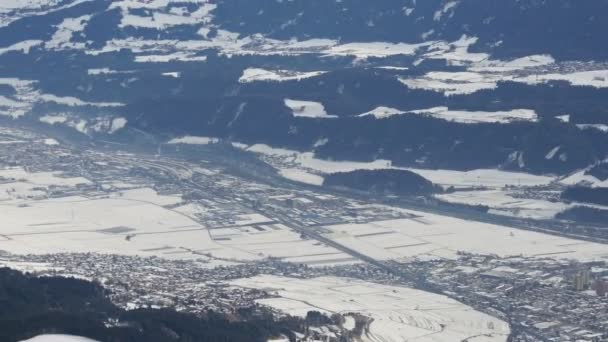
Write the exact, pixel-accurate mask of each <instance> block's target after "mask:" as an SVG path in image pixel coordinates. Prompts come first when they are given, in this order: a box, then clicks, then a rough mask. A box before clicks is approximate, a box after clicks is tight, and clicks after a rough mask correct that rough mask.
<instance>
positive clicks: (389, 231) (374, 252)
mask: <svg viewBox="0 0 608 342" xmlns="http://www.w3.org/2000/svg"><path fill="white" fill-rule="evenodd" d="M408 212H409V213H411V214H412V215H413V216H412V218H409V219H398V220H388V221H378V222H370V223H363V224H342V225H334V226H328V227H327V228H328V229H329V230H330V231H331V233H328V234H326V237H328V238H331V239H332V240H335V241H336V242H339V243H341V244H343V245H345V246H348V247H350V248H353V249H355V250H357V251H359V252H361V253H363V254H365V255H369V256H372V257H375V258H378V259H380V260H389V259H398V260H411V259H437V258H448V259H454V258H456V256H457V252H458V251H466V252H470V253H479V254H494V255H499V256H501V257H506V256H515V255H524V256H529V257H553V258H557V259H576V260H580V261H591V260H608V249H606V246H605V245H603V244H596V243H592V242H586V241H581V240H573V239H568V238H563V237H558V236H551V235H547V234H542V233H536V232H530V231H523V230H517V229H510V228H507V227H503V226H497V225H492V224H486V223H481V222H473V221H465V220H461V219H457V218H451V217H446V216H441V215H434V214H428V213H421V212H416V211H408Z"/></svg>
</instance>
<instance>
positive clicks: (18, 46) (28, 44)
mask: <svg viewBox="0 0 608 342" xmlns="http://www.w3.org/2000/svg"><path fill="white" fill-rule="evenodd" d="M42 43H43V41H42V40H24V41H22V42H19V43H15V44H13V45H11V46H8V47H5V48H0V55H3V54H5V53H8V52H11V51H21V52H22V53H24V54H28V53H30V50H31V49H32V48H33V47H35V46H40V45H42Z"/></svg>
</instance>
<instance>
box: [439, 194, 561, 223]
mask: <svg viewBox="0 0 608 342" xmlns="http://www.w3.org/2000/svg"><path fill="white" fill-rule="evenodd" d="M435 197H437V198H439V199H441V200H443V201H446V202H450V203H462V204H468V205H484V206H488V207H490V212H491V213H495V214H499V215H508V216H516V217H525V218H532V219H552V218H554V217H555V215H557V214H558V213H560V212H562V211H564V210H566V209H568V208H570V207H571V206H572V205H570V204H566V203H563V202H551V201H548V200H541V199H528V198H516V197H513V196H510V192H509V191H508V190H478V191H458V192H454V193H449V194H440V195H436V196H435Z"/></svg>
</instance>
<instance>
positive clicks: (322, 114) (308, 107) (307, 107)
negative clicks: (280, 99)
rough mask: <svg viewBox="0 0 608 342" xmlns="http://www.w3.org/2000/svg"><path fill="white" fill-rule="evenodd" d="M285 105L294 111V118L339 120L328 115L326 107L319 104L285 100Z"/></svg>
mask: <svg viewBox="0 0 608 342" xmlns="http://www.w3.org/2000/svg"><path fill="white" fill-rule="evenodd" d="M284 103H285V106H287V107H289V108H290V109H291V110H292V112H293V116H295V117H301V118H317V119H331V118H337V116H335V115H329V114H327V112H326V111H325V107H324V106H323V104H321V103H319V102H314V101H301V100H292V99H285V100H284Z"/></svg>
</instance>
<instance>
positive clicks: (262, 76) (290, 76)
mask: <svg viewBox="0 0 608 342" xmlns="http://www.w3.org/2000/svg"><path fill="white" fill-rule="evenodd" d="M324 73H326V72H325V71H312V72H298V71H291V70H266V69H260V68H247V69H245V70H244V71H243V75H242V76H241V77H240V78H239V82H240V83H250V82H256V81H276V82H282V81H294V80H295V81H300V80H303V79H306V78H311V77H317V76H320V75H323V74H324Z"/></svg>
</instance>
